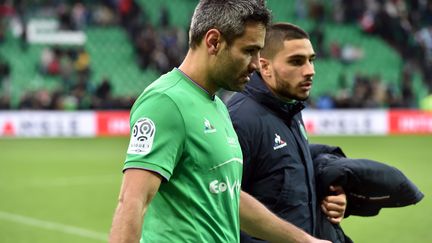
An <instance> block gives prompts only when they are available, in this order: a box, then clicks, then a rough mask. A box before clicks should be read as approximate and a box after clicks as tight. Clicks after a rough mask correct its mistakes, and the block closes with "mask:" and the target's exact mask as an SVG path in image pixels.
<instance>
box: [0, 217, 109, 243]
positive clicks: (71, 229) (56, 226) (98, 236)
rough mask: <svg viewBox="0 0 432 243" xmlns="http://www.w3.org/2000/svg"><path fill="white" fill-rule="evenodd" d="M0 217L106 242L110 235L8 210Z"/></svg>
mask: <svg viewBox="0 0 432 243" xmlns="http://www.w3.org/2000/svg"><path fill="white" fill-rule="evenodd" d="M0 219H3V220H7V221H11V222H15V223H19V224H25V225H29V226H34V227H38V228H43V229H47V230H53V231H58V232H62V233H67V234H71V235H77V236H81V237H85V238H90V239H94V240H100V241H104V242H106V241H107V240H108V235H106V234H103V233H99V232H96V231H92V230H87V229H82V228H78V227H75V226H70V225H65V224H60V223H55V222H50V221H45V220H40V219H35V218H30V217H26V216H22V215H18V214H12V213H8V212H3V211H0Z"/></svg>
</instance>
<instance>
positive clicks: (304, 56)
mask: <svg viewBox="0 0 432 243" xmlns="http://www.w3.org/2000/svg"><path fill="white" fill-rule="evenodd" d="M296 58H316V54H315V53H314V54H312V55H310V56H306V55H300V54H294V55H292V56H289V57H288V59H296Z"/></svg>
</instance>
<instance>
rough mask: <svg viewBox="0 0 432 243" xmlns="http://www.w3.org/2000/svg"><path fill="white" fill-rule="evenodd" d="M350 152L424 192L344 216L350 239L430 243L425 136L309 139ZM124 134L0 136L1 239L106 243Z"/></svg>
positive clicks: (431, 145) (430, 147) (430, 162)
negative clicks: (369, 213) (415, 199)
mask: <svg viewBox="0 0 432 243" xmlns="http://www.w3.org/2000/svg"><path fill="white" fill-rule="evenodd" d="M311 142H317V143H327V144H333V145H340V146H341V147H342V148H343V149H344V151H345V152H346V154H347V155H349V156H350V157H353V158H360V157H363V158H370V159H374V160H377V161H381V162H386V163H388V164H392V165H394V166H396V167H397V168H399V169H400V170H402V171H403V172H404V173H405V174H406V175H407V176H408V177H409V178H410V179H411V180H412V181H413V182H414V183H415V184H416V185H417V186H418V187H419V188H420V189H421V190H422V191H423V193H424V194H425V195H426V196H425V198H424V199H423V201H421V202H420V203H419V204H418V205H414V206H408V207H404V208H393V209H384V210H382V211H381V213H380V214H379V215H378V216H376V217H370V218H364V217H349V218H347V219H345V220H344V222H343V228H344V229H345V232H346V233H347V234H348V235H349V236H350V237H351V238H352V239H353V240H354V241H355V242H360V243H362V242H368V243H386V242H389V243H390V242H399V243H404V242H406V243H409V242H431V241H432V231H431V230H430V229H429V227H430V226H431V225H432V217H431V213H432V201H431V199H430V195H431V194H432V188H431V187H432V176H431V175H430V172H431V171H432V136H393V137H312V138H311ZM127 143H128V138H123V137H121V138H98V139H0V242H2V243H3V242H4V243H9V242H11V243H20V242H22V243H28V242H32V243H47V242H48V243H50V242H62V243H76V242H80V243H87V242H88V243H92V242H106V237H107V235H108V231H109V228H110V224H111V219H112V215H113V212H114V208H115V206H116V203H117V202H116V200H117V196H118V192H119V187H120V183H121V176H122V175H121V168H122V164H123V160H124V157H125V155H124V153H125V151H126V149H127Z"/></svg>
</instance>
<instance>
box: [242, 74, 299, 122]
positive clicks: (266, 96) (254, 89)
mask: <svg viewBox="0 0 432 243" xmlns="http://www.w3.org/2000/svg"><path fill="white" fill-rule="evenodd" d="M242 93H243V94H244V95H246V96H248V97H250V98H252V99H253V100H255V101H256V102H258V103H259V104H261V105H263V106H265V107H268V108H269V109H270V110H272V111H273V112H275V113H276V114H277V115H278V116H280V117H282V118H284V119H288V120H291V119H292V117H293V116H295V115H296V114H297V113H299V112H300V111H301V110H303V109H304V108H305V106H304V104H303V102H301V101H294V102H292V103H288V102H284V101H282V100H280V99H278V98H276V96H275V95H274V94H273V93H272V92H271V91H270V90H269V88H268V87H267V86H266V85H265V83H264V81H263V80H262V77H261V75H260V74H259V73H258V72H254V73H253V74H252V76H251V81H250V82H249V83H248V84H247V85H246V88H245V90H244V91H243V92H242Z"/></svg>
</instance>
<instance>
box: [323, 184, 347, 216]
mask: <svg viewBox="0 0 432 243" xmlns="http://www.w3.org/2000/svg"><path fill="white" fill-rule="evenodd" d="M330 191H331V192H332V195H330V196H327V197H325V198H324V200H323V201H322V203H321V209H322V211H323V212H324V213H325V214H326V215H327V219H328V220H329V221H330V222H332V223H333V224H338V223H340V222H341V221H342V219H343V217H344V214H345V209H346V204H347V200H346V194H345V192H344V190H343V188H342V187H341V186H330Z"/></svg>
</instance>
